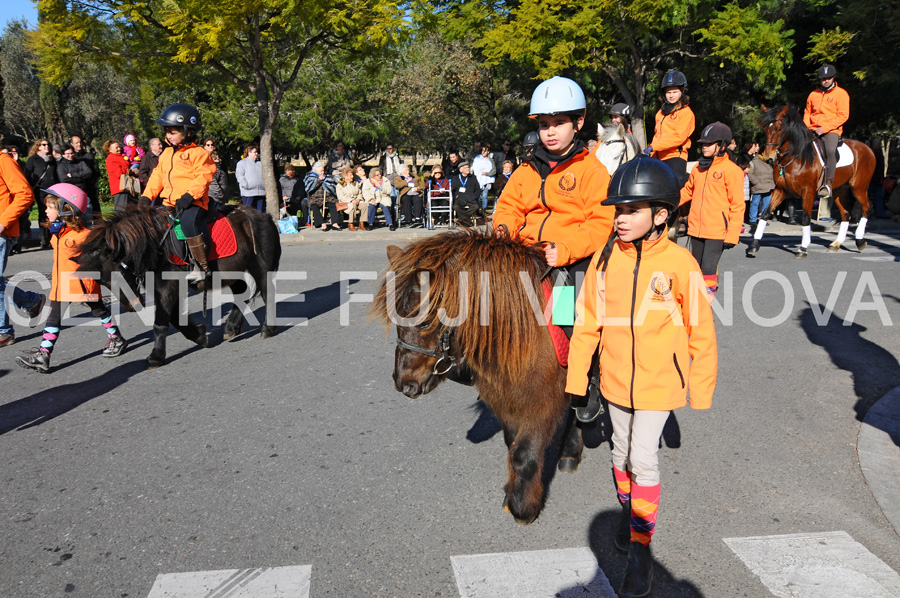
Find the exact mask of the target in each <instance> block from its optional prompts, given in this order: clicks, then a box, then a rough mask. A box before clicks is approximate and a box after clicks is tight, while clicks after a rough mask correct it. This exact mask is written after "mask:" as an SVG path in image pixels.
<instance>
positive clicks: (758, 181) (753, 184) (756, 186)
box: [747, 143, 775, 232]
mask: <svg viewBox="0 0 900 598" xmlns="http://www.w3.org/2000/svg"><path fill="white" fill-rule="evenodd" d="M747 153H748V154H749V155H750V156H752V159H751V160H750V174H749V175H748V176H749V178H750V214H749V217H748V219H747V222H749V223H750V226H751V232H756V226H757V224H758V223H759V217H760V216H761V215H762V214H765V213H766V210H768V209H769V202H770V201H772V191H774V190H775V170H774V168H773V167H772V165H771V164H769V163H768V162H766V161H765V160H763V159H762V158H760V157H759V144H758V143H754V144H752V145H751V146H750V148H749V149H748V151H747Z"/></svg>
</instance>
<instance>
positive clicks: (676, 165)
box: [662, 158, 688, 187]
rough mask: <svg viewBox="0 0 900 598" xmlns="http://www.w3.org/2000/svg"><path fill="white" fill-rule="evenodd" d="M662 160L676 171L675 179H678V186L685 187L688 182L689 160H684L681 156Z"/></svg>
mask: <svg viewBox="0 0 900 598" xmlns="http://www.w3.org/2000/svg"><path fill="white" fill-rule="evenodd" d="M662 162H663V164H665V165H666V166H668V167H669V168H670V169H671V170H672V172H674V173H675V179H676V180H677V181H678V186H679V187H684V185H685V184H686V183H687V182H688V173H687V160H682V159H681V158H669V159H668V160H663V161H662Z"/></svg>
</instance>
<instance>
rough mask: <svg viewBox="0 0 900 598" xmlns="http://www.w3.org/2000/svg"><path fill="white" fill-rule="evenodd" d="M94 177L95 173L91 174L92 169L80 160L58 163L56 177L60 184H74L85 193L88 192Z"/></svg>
mask: <svg viewBox="0 0 900 598" xmlns="http://www.w3.org/2000/svg"><path fill="white" fill-rule="evenodd" d="M92 176H94V173H93V172H91V167H90V166H88V165H87V164H85V163H84V162H82V161H81V160H79V159H78V158H75V159H73V160H66V159H65V158H63V159H61V160H60V161H59V162H57V163H56V177H57V178H58V179H59V182H60V183H72V184H73V185H75V186H76V187H78V188H79V189H81V190H82V191H84V192H85V193H87V192H88V187H89V186H90V183H91V177H92Z"/></svg>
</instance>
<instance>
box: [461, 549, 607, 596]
mask: <svg viewBox="0 0 900 598" xmlns="http://www.w3.org/2000/svg"><path fill="white" fill-rule="evenodd" d="M450 562H451V563H452V564H453V573H454V575H456V585H457V587H458V588H459V595H460V598H509V597H510V596H516V597H517V598H548V597H552V596H559V595H563V596H569V595H574V592H576V591H577V595H578V596H580V597H583V598H615V596H616V593H615V592H614V591H613V589H612V586H610V585H609V580H608V579H607V578H606V574H604V573H603V570H602V569H600V568H599V567H598V565H597V559H596V557H594V553H592V552H591V551H590V549H589V548H568V549H560V550H537V551H531V552H507V553H497V554H478V555H466V556H453V557H450Z"/></svg>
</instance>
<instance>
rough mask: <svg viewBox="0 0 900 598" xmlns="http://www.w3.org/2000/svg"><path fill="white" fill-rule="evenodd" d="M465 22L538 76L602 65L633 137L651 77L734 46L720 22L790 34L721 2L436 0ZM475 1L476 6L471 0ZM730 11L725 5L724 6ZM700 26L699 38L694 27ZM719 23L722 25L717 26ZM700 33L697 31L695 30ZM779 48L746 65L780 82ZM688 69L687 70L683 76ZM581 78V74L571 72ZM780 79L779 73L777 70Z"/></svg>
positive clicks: (766, 35) (490, 55)
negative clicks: (627, 113)
mask: <svg viewBox="0 0 900 598" xmlns="http://www.w3.org/2000/svg"><path fill="white" fill-rule="evenodd" d="M440 4H441V5H442V6H444V9H445V10H446V11H447V12H449V13H451V14H455V15H456V16H457V18H458V19H461V20H462V21H463V25H457V26H452V27H448V28H447V30H448V31H449V32H450V33H451V34H452V33H454V32H460V31H467V32H469V33H471V34H472V36H473V39H477V40H478V41H477V42H476V45H477V47H479V48H480V49H481V50H482V52H483V53H484V55H485V57H486V58H487V59H488V60H489V61H490V62H492V63H494V64H496V63H499V62H500V61H501V60H502V59H504V58H509V59H511V60H513V61H515V62H517V63H519V64H522V65H524V66H526V67H528V68H531V69H533V70H534V71H535V72H536V73H537V75H538V76H539V77H541V78H547V77H550V76H552V75H558V74H564V73H567V72H568V73H572V72H575V71H579V72H581V73H587V77H588V78H589V79H590V75H591V74H592V73H594V72H602V73H603V74H604V75H605V76H606V77H607V78H608V80H609V81H610V82H611V83H612V85H613V87H614V89H615V90H616V91H617V92H618V94H619V96H620V97H621V98H622V99H624V101H625V102H627V103H628V104H630V105H631V106H632V107H633V108H634V120H633V122H632V125H633V127H634V133H635V135H636V137H637V138H638V139H639V140H644V139H646V134H645V131H644V125H643V117H644V108H645V106H646V103H647V102H646V100H647V93H648V91H655V89H654V86H653V85H652V83H651V82H655V80H656V77H657V76H659V75H661V74H662V73H663V72H665V71H666V70H668V69H670V68H678V69H679V70H688V69H687V68H686V67H685V65H686V64H687V63H689V62H691V61H696V62H702V61H704V60H706V59H707V57H708V55H709V54H716V53H717V52H718V53H722V54H723V55H727V57H729V58H730V57H731V56H734V55H735V50H736V48H733V47H731V46H729V45H728V44H726V43H725V40H724V39H723V36H726V35H727V32H726V31H725V30H724V29H723V27H725V26H727V23H728V22H730V21H733V20H735V19H737V20H738V21H739V22H740V23H741V24H742V26H743V31H742V32H743V34H744V36H745V39H744V40H743V41H744V43H746V44H750V45H752V44H757V45H769V44H772V43H784V42H785V40H786V39H787V37H788V36H789V35H790V32H789V31H782V30H781V23H775V24H772V25H769V24H767V23H766V22H765V19H764V18H763V17H762V16H760V15H759V13H758V12H757V13H755V12H754V11H752V10H741V9H739V8H737V7H736V6H735V7H732V8H730V9H729V8H728V7H726V8H725V9H724V10H723V11H722V13H725V14H720V12H719V11H717V10H716V6H717V3H714V2H712V1H710V0H682V1H675V2H673V1H671V0H557V1H554V2H542V1H541V0H523V1H521V2H519V1H509V2H492V1H490V0H483V1H482V2H478V3H472V2H453V3H450V4H446V3H440ZM474 5H477V6H474ZM729 11H730V12H729ZM716 17H718V18H719V21H715V22H713V23H712V26H711V27H709V28H707V29H706V30H705V40H704V41H706V42H707V43H711V44H713V47H712V48H709V47H708V46H705V45H704V44H702V43H700V40H698V39H697V35H698V30H700V29H702V28H703V27H704V26H707V25H710V22H711V20H712V19H714V18H716ZM718 25H722V27H720V26H718ZM699 35H703V34H699ZM784 60H785V53H784V52H781V53H778V52H768V51H767V52H762V51H761V52H760V56H759V57H758V60H757V61H754V63H753V68H748V69H747V72H748V74H749V73H752V72H754V69H755V71H756V72H763V73H766V74H767V76H769V77H770V78H771V79H773V80H774V81H776V82H777V81H778V78H779V75H778V73H779V69H780V68H783V65H784ZM689 76H690V75H689ZM576 78H582V77H576ZM781 78H782V79H783V74H782V76H781Z"/></svg>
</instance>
